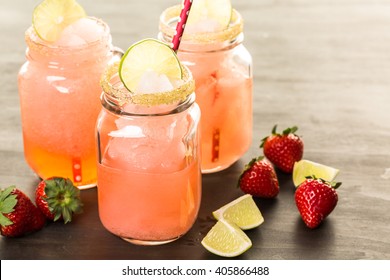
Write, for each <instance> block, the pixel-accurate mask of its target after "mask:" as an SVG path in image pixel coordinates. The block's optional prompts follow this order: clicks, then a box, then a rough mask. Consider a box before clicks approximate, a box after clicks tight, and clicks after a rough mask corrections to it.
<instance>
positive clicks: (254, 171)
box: [238, 157, 279, 198]
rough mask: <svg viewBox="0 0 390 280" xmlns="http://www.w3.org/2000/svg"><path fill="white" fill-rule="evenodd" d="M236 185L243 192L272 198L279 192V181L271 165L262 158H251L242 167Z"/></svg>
mask: <svg viewBox="0 0 390 280" xmlns="http://www.w3.org/2000/svg"><path fill="white" fill-rule="evenodd" d="M238 186H239V187H240V188H241V190H242V191H243V192H244V193H247V194H251V195H253V196H257V197H264V198H273V197H276V196H277V195H278V194H279V182H278V178H277V177H276V173H275V170H274V168H273V166H272V165H271V164H270V163H269V162H268V161H267V160H266V159H265V158H264V157H258V158H254V159H252V160H251V161H250V162H249V163H248V164H247V165H246V166H245V168H244V170H243V172H242V174H241V176H240V178H239V180H238Z"/></svg>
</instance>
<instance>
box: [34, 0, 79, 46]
mask: <svg viewBox="0 0 390 280" xmlns="http://www.w3.org/2000/svg"><path fill="white" fill-rule="evenodd" d="M83 17H86V13H85V11H84V9H83V7H82V6H81V5H80V4H78V3H77V2H76V1H74V0H44V1H43V2H41V3H40V4H39V5H38V6H36V7H35V9H34V11H33V17H32V25H33V28H34V30H35V32H36V33H37V35H38V36H39V37H40V38H41V39H42V40H44V41H47V42H55V41H56V40H57V39H58V38H59V37H60V36H61V33H62V31H63V30H64V29H65V28H66V27H67V26H68V25H70V24H72V23H73V22H75V21H77V20H79V19H81V18H83Z"/></svg>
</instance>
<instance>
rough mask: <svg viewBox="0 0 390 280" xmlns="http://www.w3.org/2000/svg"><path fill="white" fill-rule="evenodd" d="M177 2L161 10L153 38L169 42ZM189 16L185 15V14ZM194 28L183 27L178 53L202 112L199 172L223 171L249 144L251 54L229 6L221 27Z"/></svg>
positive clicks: (251, 122)
mask: <svg viewBox="0 0 390 280" xmlns="http://www.w3.org/2000/svg"><path fill="white" fill-rule="evenodd" d="M179 12H180V6H174V7H170V8H168V9H166V10H165V11H164V12H163V13H162V15H161V17H160V33H159V38H160V39H161V40H164V41H166V42H170V41H171V38H172V36H173V35H174V32H175V26H176V23H177V21H178V15H179ZM190 16H191V15H190ZM205 26H206V27H207V26H208V24H203V23H201V26H200V27H199V28H200V29H201V31H200V32H197V28H196V27H194V26H191V28H189V27H190V26H187V28H186V30H187V31H189V32H187V33H186V32H184V35H183V38H182V40H181V44H180V48H179V50H178V57H179V58H180V60H181V61H182V63H183V64H184V65H186V66H187V67H188V68H189V69H190V70H191V72H192V74H193V76H194V79H195V85H196V102H197V103H198V104H199V106H200V108H201V111H202V118H201V134H202V145H201V146H202V172H203V173H211V172H217V171H220V170H223V169H226V168H227V167H229V166H230V165H232V164H233V163H234V162H236V161H237V160H238V159H239V158H240V157H241V156H242V155H243V154H244V153H245V152H246V151H247V150H248V149H249V147H250V145H251V143H252V125H253V120H252V98H253V97H252V91H253V77H252V58H251V55H250V54H249V52H248V51H247V49H246V48H245V47H244V45H243V44H242V43H243V33H242V30H243V22H242V18H241V16H240V14H239V13H238V12H237V11H236V10H234V9H233V10H232V18H231V21H230V24H229V25H228V26H227V27H226V28H225V29H223V30H218V31H213V30H210V31H207V28H206V29H205Z"/></svg>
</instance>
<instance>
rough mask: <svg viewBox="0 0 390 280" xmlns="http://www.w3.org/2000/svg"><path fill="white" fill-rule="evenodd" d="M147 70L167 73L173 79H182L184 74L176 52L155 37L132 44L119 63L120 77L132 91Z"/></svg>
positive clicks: (161, 73) (160, 73) (162, 73)
mask: <svg viewBox="0 0 390 280" xmlns="http://www.w3.org/2000/svg"><path fill="white" fill-rule="evenodd" d="M146 71H153V72H155V73H157V74H159V75H166V76H167V77H168V78H169V79H171V80H180V79H181V78H182V75H183V73H182V68H181V64H180V62H179V59H178V58H177V55H176V53H175V52H174V51H173V50H172V48H171V47H170V46H168V45H167V44H165V43H163V42H161V41H158V40H155V39H144V40H141V41H139V42H137V43H135V44H133V45H132V46H130V47H129V48H128V49H127V51H126V52H125V54H124V55H123V57H122V59H121V62H120V65H119V77H120V79H121V81H122V83H123V84H124V85H125V87H126V88H127V89H128V90H129V91H131V92H135V90H136V88H137V86H138V84H139V82H140V80H141V77H142V76H143V74H144V73H145V72H146Z"/></svg>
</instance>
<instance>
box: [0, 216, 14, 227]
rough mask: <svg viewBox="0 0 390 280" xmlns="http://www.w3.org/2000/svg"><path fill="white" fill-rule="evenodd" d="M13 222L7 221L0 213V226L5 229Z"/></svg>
mask: <svg viewBox="0 0 390 280" xmlns="http://www.w3.org/2000/svg"><path fill="white" fill-rule="evenodd" d="M12 224H13V222H12V221H11V220H10V219H8V218H7V217H6V216H4V215H3V214H1V213H0V225H1V226H3V227H6V226H10V225H12Z"/></svg>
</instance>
